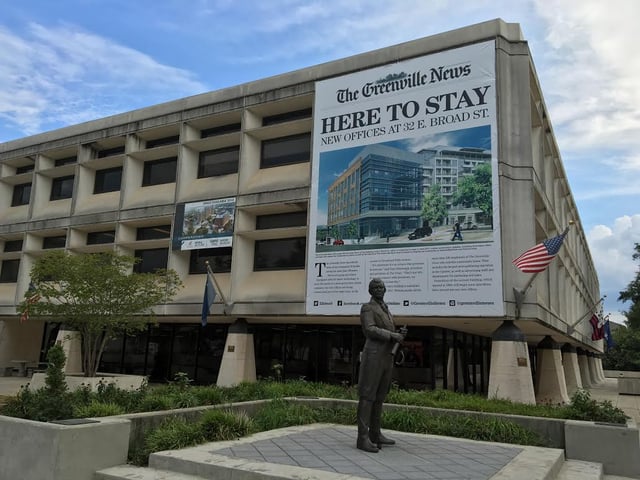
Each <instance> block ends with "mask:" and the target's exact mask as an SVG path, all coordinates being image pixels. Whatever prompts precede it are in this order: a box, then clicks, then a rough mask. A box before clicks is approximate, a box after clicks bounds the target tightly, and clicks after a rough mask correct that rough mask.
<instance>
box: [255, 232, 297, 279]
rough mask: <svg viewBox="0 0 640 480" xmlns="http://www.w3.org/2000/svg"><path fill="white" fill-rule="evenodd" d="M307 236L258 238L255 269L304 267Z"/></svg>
mask: <svg viewBox="0 0 640 480" xmlns="http://www.w3.org/2000/svg"><path fill="white" fill-rule="evenodd" d="M306 244H307V239H306V238H305V237H295V238H278V239H273V240H256V245H255V252H254V257H253V270H254V271H260V270H290V269H299V268H304V262H305V248H306Z"/></svg>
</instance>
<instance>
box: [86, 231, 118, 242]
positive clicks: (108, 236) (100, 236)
mask: <svg viewBox="0 0 640 480" xmlns="http://www.w3.org/2000/svg"><path fill="white" fill-rule="evenodd" d="M115 239H116V231H115V230H107V231H105V232H89V233H87V245H99V244H101V243H113V242H114V241H115Z"/></svg>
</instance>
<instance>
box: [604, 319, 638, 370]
mask: <svg viewBox="0 0 640 480" xmlns="http://www.w3.org/2000/svg"><path fill="white" fill-rule="evenodd" d="M611 335H612V336H613V341H614V342H615V346H614V347H613V348H612V349H610V350H607V352H606V353H605V356H604V358H603V359H602V363H603V367H604V368H605V369H607V370H631V371H640V330H639V329H636V328H626V327H624V326H619V327H618V328H615V329H611Z"/></svg>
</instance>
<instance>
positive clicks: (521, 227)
mask: <svg viewBox="0 0 640 480" xmlns="http://www.w3.org/2000/svg"><path fill="white" fill-rule="evenodd" d="M482 165H485V167H482ZM483 168H485V170H483V171H484V172H485V177H484V181H485V184H484V187H485V188H488V191H489V197H488V199H487V198H484V200H482V201H480V199H473V198H472V199H471V200H469V202H467V204H462V203H460V202H458V203H456V201H455V199H456V198H457V197H455V195H456V192H457V191H458V190H459V189H461V188H462V186H461V185H463V184H465V183H466V182H471V181H475V180H473V179H471V180H470V178H472V177H474V175H475V172H478V171H480V170H482V169H483ZM385 172H386V173H385ZM365 175H369V177H368V178H367V179H365V178H364V177H365ZM392 177H393V178H392ZM474 178H475V177H474ZM365 180H366V182H365ZM486 182H488V183H486ZM433 185H437V186H438V188H439V191H440V195H441V196H442V199H440V200H438V201H441V202H442V203H443V204H444V205H445V208H446V212H447V214H446V215H445V216H444V217H443V218H442V219H441V220H440V221H439V222H437V225H436V224H434V225H431V226H433V228H434V230H435V232H434V234H432V235H425V236H424V237H422V238H415V239H412V240H410V239H409V238H408V236H409V234H410V233H411V232H413V231H415V229H417V228H419V227H422V226H424V219H423V217H422V208H423V202H424V198H425V195H427V194H428V193H429V192H430V189H431V187H432V186H433ZM374 189H381V190H379V191H378V192H375V191H374ZM382 191H384V192H386V193H385V194H384V195H382V194H381V192H382ZM382 197H385V198H384V203H379V202H380V201H381V199H382ZM570 221H574V222H575V224H574V226H573V227H571V228H570V230H569V232H568V234H567V236H566V239H565V241H564V244H563V246H562V248H561V249H560V251H559V253H558V255H557V256H556V257H555V258H554V259H553V261H552V262H551V264H550V265H549V266H548V268H547V269H546V270H545V271H543V272H541V273H539V274H538V275H537V277H536V278H535V279H534V281H533V282H532V283H531V286H530V288H528V289H525V286H526V285H527V282H529V280H530V278H531V275H532V274H526V273H522V272H520V271H519V270H518V269H517V268H515V266H514V265H513V264H512V260H513V259H515V258H516V257H518V255H520V254H521V253H522V252H523V251H525V250H527V249H528V248H530V247H533V246H534V245H536V244H538V243H540V242H542V241H543V240H545V239H547V238H552V237H554V236H556V235H558V234H560V233H561V232H562V231H563V230H564V229H565V227H566V226H567V225H569V223H570ZM455 222H461V223H463V225H464V224H465V223H466V224H467V227H468V229H464V228H463V230H462V237H463V241H456V242H452V241H451V234H452V230H451V228H452V225H453V224H454V223H455ZM351 223H355V225H356V228H357V230H356V231H352V230H353V227H350V225H351ZM473 225H476V228H475V229H474V228H473ZM332 226H333V227H335V228H334V229H333V233H334V235H331V233H330V232H331V227H332ZM349 230H351V231H349ZM336 231H337V232H339V235H335V232H336ZM348 231H349V232H348ZM347 233H349V235H347ZM328 238H329V241H328V240H327V239H328ZM338 239H339V240H341V241H336V240H338ZM49 249H64V250H66V251H68V252H70V253H73V254H83V253H92V252H100V251H106V250H115V251H117V252H121V253H124V254H130V255H134V256H135V257H137V258H139V259H140V262H139V263H138V264H137V266H136V270H137V271H140V272H147V271H152V270H154V269H156V268H165V267H166V268H172V269H174V270H176V271H177V272H178V274H179V275H180V277H181V279H182V281H183V283H184V288H183V289H182V290H181V291H180V292H179V293H178V295H177V296H176V297H175V298H174V300H173V301H172V302H171V303H167V304H163V305H158V306H157V309H156V312H157V323H156V324H153V325H149V326H148V328H147V329H146V330H145V331H144V332H142V333H140V334H139V335H136V336H131V337H121V338H116V339H113V340H112V341H110V342H109V344H108V345H107V348H106V351H105V352H104V355H103V357H102V363H101V367H100V371H102V372H111V373H121V374H137V375H147V376H148V377H149V380H150V381H151V382H164V381H167V380H170V379H172V378H173V377H174V375H175V374H176V373H177V372H185V373H186V374H187V375H188V376H189V377H190V378H192V379H193V380H194V382H195V383H198V384H210V383H215V382H217V383H218V384H221V385H229V384H233V383H237V382H240V381H243V380H249V381H251V380H255V379H257V378H266V377H279V376H282V377H284V378H286V379H299V378H304V379H307V380H311V381H323V382H331V383H343V384H355V383H357V381H358V368H359V362H358V360H359V352H360V350H361V348H362V345H363V343H364V337H363V334H362V331H361V328H360V323H359V309H360V304H361V303H364V302H367V301H368V300H369V294H368V292H367V285H368V283H369V281H370V279H371V278H372V277H380V278H382V279H383V280H384V281H385V283H386V285H387V294H386V297H385V300H386V301H387V302H388V304H389V306H390V309H391V311H392V313H393V314H394V318H395V322H396V325H398V326H401V325H406V326H407V327H408V330H409V334H408V336H407V341H406V343H405V345H404V347H403V349H402V351H401V353H400V354H399V355H398V357H397V361H398V363H399V364H398V366H397V368H396V370H395V380H396V382H397V383H398V384H399V385H400V386H401V387H407V388H420V389H438V388H444V389H454V390H458V391H464V392H477V393H483V394H486V395H489V396H498V397H503V398H510V399H513V400H516V401H521V402H528V403H532V402H535V401H552V402H563V401H565V402H566V401H568V399H569V397H568V396H569V395H570V394H571V392H572V391H573V390H575V389H576V388H578V387H580V386H587V387H588V386H589V385H591V384H592V383H594V382H598V381H600V379H601V377H602V371H601V362H600V359H599V354H600V353H601V352H602V349H603V345H602V342H601V341H595V342H594V341H592V340H591V327H590V325H589V322H588V317H589V316H590V315H589V312H591V310H592V309H593V306H594V305H595V304H596V303H597V302H598V299H599V298H600V292H599V285H598V278H597V275H596V271H595V268H594V264H593V260H592V258H591V255H590V253H589V249H588V246H587V242H586V238H585V234H584V231H583V230H582V227H581V225H580V218H579V214H578V211H577V207H576V204H575V201H574V199H573V197H572V194H571V190H570V187H569V184H568V180H567V176H566V174H565V171H564V167H563V165H562V161H561V158H560V152H559V151H558V147H557V144H556V141H555V138H554V134H553V129H552V126H551V123H550V119H549V115H548V111H547V108H546V106H545V103H544V99H543V97H542V92H541V90H540V85H539V82H538V79H537V77H536V72H535V68H534V64H533V59H532V58H531V54H530V52H529V48H528V45H527V42H526V40H525V39H524V37H523V33H522V32H521V29H520V27H519V25H518V24H511V23H505V22H503V21H502V20H493V21H489V22H485V23H481V24H477V25H472V26H469V27H465V28H462V29H458V30H454V31H450V32H445V33H441V34H438V35H434V36H430V37H426V38H421V39H418V40H414V41H410V42H407V43H404V44H401V45H395V46H389V47H387V48H383V49H380V50H376V51H372V52H367V53H363V54H359V55H355V56H353V57H349V58H345V59H340V60H336V61H333V62H328V63H325V64H321V65H316V66H312V67H309V68H305V69H302V70H298V71H294V72H290V73H284V74H282V75H278V76H275V77H270V78H265V79H261V80H257V81H253V82H250V83H247V84H243V85H238V86H234V87H230V88H225V89H222V90H217V91H213V92H209V93H205V94H201V95H196V96H193V97H188V98H184V99H179V100H175V101H172V102H168V103H163V104H159V105H154V106H151V107H148V108H143V109H140V110H135V111H132V112H127V113H123V114H120V115H115V116H111V117H106V118H102V119H98V120H95V121H90V122H87V123H82V124H78V125H73V126H69V127H65V128H61V129H59V130H54V131H51V132H46V133H41V134H37V135H33V136H30V137H25V138H20V139H17V140H12V141H9V142H6V143H3V144H0V262H1V263H0V372H6V373H14V374H15V372H14V371H13V370H15V369H11V368H7V367H11V366H12V365H15V364H14V361H17V360H20V361H22V362H26V365H27V367H29V366H30V365H37V363H38V362H41V361H43V360H44V359H45V355H46V352H47V350H48V348H49V347H50V346H51V345H52V344H53V343H54V342H55V341H56V339H58V340H61V341H63V342H64V343H65V345H66V347H67V351H68V352H69V353H70V354H71V355H74V353H73V352H74V350H73V345H72V343H73V342H74V341H76V340H74V338H75V337H74V336H73V335H70V334H69V333H68V332H67V331H66V329H65V326H64V320H63V319H60V321H57V319H48V320H44V319H37V318H30V319H28V320H27V321H25V322H20V319H19V317H20V315H19V312H18V304H19V303H20V302H21V301H22V299H23V298H24V296H25V292H26V291H27V289H28V286H29V281H30V278H29V272H30V269H31V267H32V266H33V264H34V262H35V261H36V259H37V258H38V257H39V256H41V255H42V254H44V253H46V252H47V251H48V250H49ZM205 262H208V263H209V265H210V266H211V267H212V270H213V272H214V276H215V280H216V282H217V285H218V288H219V289H220V292H219V293H220V294H221V295H218V296H217V298H216V302H215V303H214V304H213V306H212V308H211V311H210V315H209V316H208V318H207V324H206V326H202V325H201V311H202V298H203V290H204V286H205V279H206V263H205ZM222 297H224V299H225V300H226V302H227V305H223V303H222V300H221V298H222ZM70 363H71V364H73V362H70ZM69 368H72V367H69ZM27 370H28V368H27ZM21 373H22V372H21Z"/></svg>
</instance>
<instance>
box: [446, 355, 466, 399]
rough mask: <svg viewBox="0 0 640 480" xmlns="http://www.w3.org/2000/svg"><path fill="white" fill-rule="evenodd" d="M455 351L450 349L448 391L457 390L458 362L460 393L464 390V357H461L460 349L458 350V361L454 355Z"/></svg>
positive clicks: (448, 357)
mask: <svg viewBox="0 0 640 480" xmlns="http://www.w3.org/2000/svg"><path fill="white" fill-rule="evenodd" d="M454 352H455V349H454V348H450V349H449V355H448V356H447V390H454V389H455V378H454V376H455V370H456V368H455V367H456V365H455V362H457V367H458V368H457V370H458V391H460V392H462V391H463V390H464V369H463V365H462V356H461V355H460V353H461V352H460V349H458V355H457V357H458V358H457V359H455V355H454Z"/></svg>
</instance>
